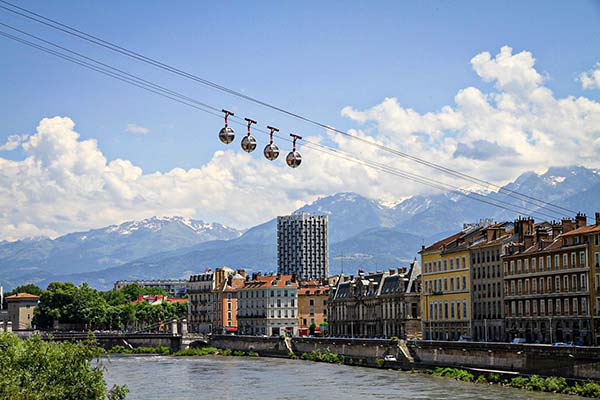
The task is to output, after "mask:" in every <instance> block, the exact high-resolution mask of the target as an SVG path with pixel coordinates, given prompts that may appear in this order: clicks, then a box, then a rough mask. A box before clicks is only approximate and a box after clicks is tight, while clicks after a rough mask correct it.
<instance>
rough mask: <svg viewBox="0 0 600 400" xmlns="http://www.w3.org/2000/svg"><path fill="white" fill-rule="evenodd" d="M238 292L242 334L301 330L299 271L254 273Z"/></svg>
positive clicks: (275, 334)
mask: <svg viewBox="0 0 600 400" xmlns="http://www.w3.org/2000/svg"><path fill="white" fill-rule="evenodd" d="M237 294H238V297H237V302H238V315H237V321H238V331H239V333H240V334H243V335H268V336H280V335H284V334H289V335H297V334H298V282H297V279H296V276H295V275H283V274H277V275H265V276H262V275H261V274H260V273H257V274H253V276H252V279H250V280H248V281H246V282H245V284H244V286H243V287H241V288H240V289H238V292H237Z"/></svg>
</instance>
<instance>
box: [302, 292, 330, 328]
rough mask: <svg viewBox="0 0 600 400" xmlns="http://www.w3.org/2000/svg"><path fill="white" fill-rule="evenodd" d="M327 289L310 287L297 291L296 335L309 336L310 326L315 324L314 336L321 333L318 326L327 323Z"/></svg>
mask: <svg viewBox="0 0 600 400" xmlns="http://www.w3.org/2000/svg"><path fill="white" fill-rule="evenodd" d="M328 298H329V288H328V287H324V286H310V287H302V288H299V289H298V335H300V336H304V335H308V334H309V329H310V326H311V325H312V324H315V327H316V329H315V334H317V335H319V334H322V333H324V332H321V329H320V325H321V324H322V323H323V322H327V299H328Z"/></svg>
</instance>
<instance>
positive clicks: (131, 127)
mask: <svg viewBox="0 0 600 400" xmlns="http://www.w3.org/2000/svg"><path fill="white" fill-rule="evenodd" d="M125 132H127V133H140V134H142V135H146V134H148V133H150V129H148V128H144V127H143V126H140V125H137V124H127V128H126V129H125Z"/></svg>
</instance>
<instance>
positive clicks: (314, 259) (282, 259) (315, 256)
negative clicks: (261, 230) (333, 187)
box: [277, 213, 329, 280]
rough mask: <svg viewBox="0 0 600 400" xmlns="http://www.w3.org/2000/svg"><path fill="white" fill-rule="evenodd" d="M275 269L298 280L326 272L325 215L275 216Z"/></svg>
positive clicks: (326, 227) (316, 278)
mask: <svg viewBox="0 0 600 400" xmlns="http://www.w3.org/2000/svg"><path fill="white" fill-rule="evenodd" d="M277 264H278V269H277V271H278V272H279V273H280V274H283V275H292V274H295V275H296V276H298V278H299V279H301V280H323V279H326V278H327V277H328V275H329V242H328V219H327V215H310V214H307V213H300V214H293V215H287V216H282V217H277Z"/></svg>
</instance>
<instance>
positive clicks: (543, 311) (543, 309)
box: [540, 299, 546, 315]
mask: <svg viewBox="0 0 600 400" xmlns="http://www.w3.org/2000/svg"><path fill="white" fill-rule="evenodd" d="M545 314H546V301H545V300H544V299H542V300H540V315H545Z"/></svg>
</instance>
